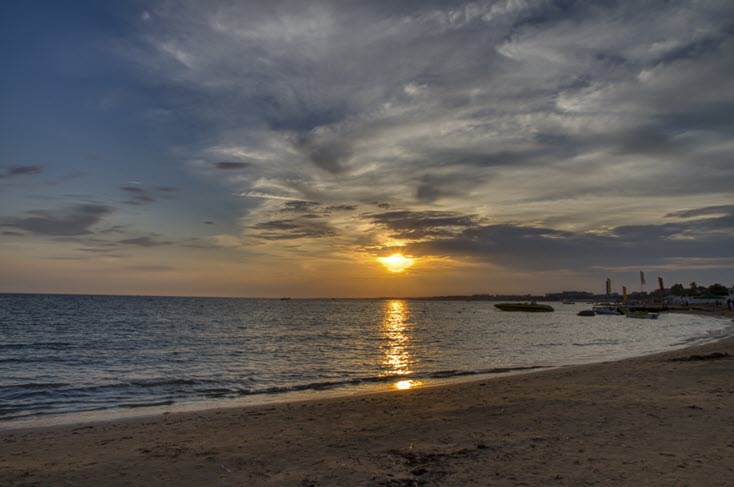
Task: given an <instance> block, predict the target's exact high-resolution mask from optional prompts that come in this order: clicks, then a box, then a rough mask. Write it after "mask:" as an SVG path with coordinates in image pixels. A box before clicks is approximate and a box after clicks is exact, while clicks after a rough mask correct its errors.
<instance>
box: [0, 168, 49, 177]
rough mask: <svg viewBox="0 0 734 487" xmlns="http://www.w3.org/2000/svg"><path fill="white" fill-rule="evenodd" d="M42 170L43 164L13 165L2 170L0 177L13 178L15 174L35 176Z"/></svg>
mask: <svg viewBox="0 0 734 487" xmlns="http://www.w3.org/2000/svg"><path fill="white" fill-rule="evenodd" d="M42 172H43V167H42V166H11V167H9V168H7V169H4V170H0V179H5V178H11V177H14V176H35V175H37V174H41V173H42Z"/></svg>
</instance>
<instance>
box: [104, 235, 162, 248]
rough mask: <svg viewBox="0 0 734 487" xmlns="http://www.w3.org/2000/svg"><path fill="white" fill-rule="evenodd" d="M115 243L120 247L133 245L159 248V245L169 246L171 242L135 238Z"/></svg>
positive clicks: (152, 238) (151, 238) (150, 238)
mask: <svg viewBox="0 0 734 487" xmlns="http://www.w3.org/2000/svg"><path fill="white" fill-rule="evenodd" d="M117 243H119V244H122V245H134V246H138V247H159V246H161V245H170V244H171V243H172V242H168V241H163V240H156V239H155V238H154V237H148V236H145V237H136V238H127V239H124V240H118V241H117Z"/></svg>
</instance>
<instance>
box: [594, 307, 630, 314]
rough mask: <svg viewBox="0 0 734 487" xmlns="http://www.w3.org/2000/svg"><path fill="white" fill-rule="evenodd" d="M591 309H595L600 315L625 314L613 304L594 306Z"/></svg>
mask: <svg viewBox="0 0 734 487" xmlns="http://www.w3.org/2000/svg"><path fill="white" fill-rule="evenodd" d="M591 309H592V310H593V311H594V313H596V314H598V315H617V316H619V315H621V314H623V313H622V312H621V311H619V310H618V309H617V308H615V307H613V306H607V305H601V306H594V307H592V308H591Z"/></svg>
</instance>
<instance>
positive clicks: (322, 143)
mask: <svg viewBox="0 0 734 487" xmlns="http://www.w3.org/2000/svg"><path fill="white" fill-rule="evenodd" d="M294 147H295V148H296V149H297V150H299V151H300V152H301V153H303V154H304V155H305V156H306V158H307V159H308V160H309V161H310V162H312V163H313V164H314V165H315V166H316V167H318V168H320V169H323V170H324V171H327V172H330V173H332V174H339V173H341V172H343V171H344V170H345V165H346V163H347V162H348V160H349V158H350V157H351V156H352V149H351V147H349V145H348V144H347V143H346V142H344V141H342V140H336V141H331V140H320V139H319V138H317V137H314V136H304V137H301V138H299V139H297V140H296V142H295V143H294Z"/></svg>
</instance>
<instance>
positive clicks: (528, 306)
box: [494, 303, 555, 313]
mask: <svg viewBox="0 0 734 487" xmlns="http://www.w3.org/2000/svg"><path fill="white" fill-rule="evenodd" d="M494 307H495V308H497V309H500V310H502V311H526V312H529V313H538V312H548V311H555V310H554V309H553V306H550V305H547V304H538V303H499V304H495V305H494Z"/></svg>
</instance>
